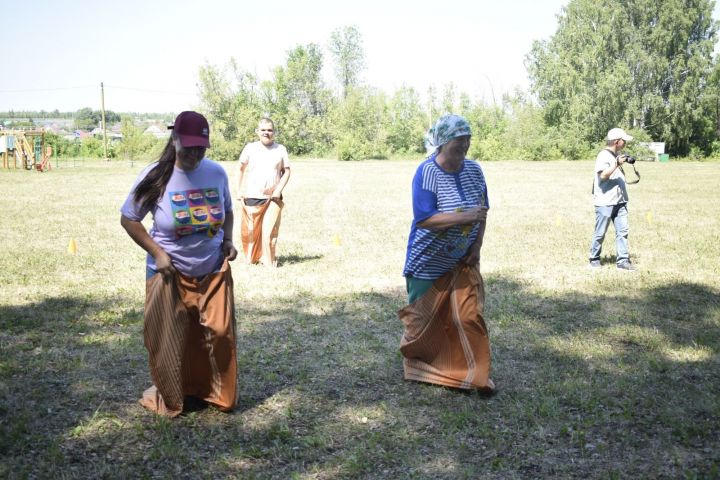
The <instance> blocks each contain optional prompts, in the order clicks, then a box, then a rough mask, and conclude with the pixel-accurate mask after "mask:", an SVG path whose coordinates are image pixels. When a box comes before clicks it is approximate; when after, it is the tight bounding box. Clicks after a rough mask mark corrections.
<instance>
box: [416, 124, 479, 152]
mask: <svg viewBox="0 0 720 480" xmlns="http://www.w3.org/2000/svg"><path fill="white" fill-rule="evenodd" d="M464 135H472V132H471V131H470V124H469V123H468V122H467V120H465V119H464V118H463V117H461V116H460V115H453V114H447V115H443V116H442V117H440V119H439V120H438V121H437V122H435V125H433V126H432V128H430V130H428V132H427V134H426V135H425V150H427V153H428V155H432V154H433V153H435V152H437V151H438V149H439V148H440V147H442V146H443V145H445V144H446V143H448V142H449V141H450V140H452V139H453V138H456V137H462V136H464Z"/></svg>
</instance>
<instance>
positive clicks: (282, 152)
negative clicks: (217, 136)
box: [240, 140, 290, 198]
mask: <svg viewBox="0 0 720 480" xmlns="http://www.w3.org/2000/svg"><path fill="white" fill-rule="evenodd" d="M240 163H241V164H247V167H246V168H245V197H246V198H270V194H267V193H263V191H264V190H265V189H267V188H273V187H275V185H277V184H278V182H280V177H282V172H283V169H285V168H290V159H289V158H288V153H287V150H286V149H285V147H284V146H282V145H280V144H279V143H273V144H272V145H270V146H269V147H266V146H265V145H263V144H262V142H260V141H259V140H258V141H256V142H252V143H248V144H247V145H245V148H243V151H242V153H241V154H240Z"/></svg>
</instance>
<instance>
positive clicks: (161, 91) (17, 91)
mask: <svg viewBox="0 0 720 480" xmlns="http://www.w3.org/2000/svg"><path fill="white" fill-rule="evenodd" d="M88 88H93V89H94V88H98V86H97V85H83V86H78V87H52V88H26V89H17V90H0V93H32V92H56V91H60V90H82V89H88ZM105 88H115V89H118V90H133V91H136V92H146V93H164V94H169V95H195V93H190V92H175V91H172V90H152V89H148V88H138V87H121V86H118V85H105Z"/></svg>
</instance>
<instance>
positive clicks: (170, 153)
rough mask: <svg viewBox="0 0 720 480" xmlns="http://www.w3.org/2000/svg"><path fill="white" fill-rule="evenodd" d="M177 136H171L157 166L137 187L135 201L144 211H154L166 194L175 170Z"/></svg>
mask: <svg viewBox="0 0 720 480" xmlns="http://www.w3.org/2000/svg"><path fill="white" fill-rule="evenodd" d="M174 139H175V135H174V132H173V135H170V138H169V139H168V143H167V145H165V148H164V149H163V151H162V154H161V155H160V159H159V160H158V161H157V166H156V167H155V168H153V169H152V170H150V171H149V172H148V174H147V175H145V178H143V179H142V180H141V181H140V183H138V185H137V187H135V195H134V197H135V201H136V202H138V203H139V204H140V205H141V206H142V208H143V209H148V210H152V208H153V206H154V205H155V203H156V202H157V201H158V199H159V198H160V197H161V196H162V195H163V193H165V187H166V186H167V184H168V182H169V181H170V176H171V175H172V173H173V169H174V168H175V143H174V142H173V140H174Z"/></svg>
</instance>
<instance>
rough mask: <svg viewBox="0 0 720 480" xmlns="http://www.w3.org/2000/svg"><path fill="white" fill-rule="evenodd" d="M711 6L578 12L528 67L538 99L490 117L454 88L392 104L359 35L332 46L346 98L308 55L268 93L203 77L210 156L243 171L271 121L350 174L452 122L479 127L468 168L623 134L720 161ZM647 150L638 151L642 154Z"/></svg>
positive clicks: (216, 75) (295, 148) (277, 74)
mask: <svg viewBox="0 0 720 480" xmlns="http://www.w3.org/2000/svg"><path fill="white" fill-rule="evenodd" d="M713 7H714V1H712V0H660V1H658V0H572V1H570V2H569V3H568V5H567V6H565V7H563V8H562V10H561V12H560V13H559V15H558V27H557V30H556V32H555V34H554V35H553V36H552V37H551V38H550V39H547V40H539V41H536V42H535V43H534V44H533V46H532V49H531V51H530V52H529V53H528V55H527V56H526V59H525V60H526V62H525V63H526V67H527V70H528V74H529V77H530V80H531V88H530V91H520V90H518V91H515V92H513V93H510V94H506V95H504V96H503V98H502V100H501V101H500V102H498V103H493V104H488V103H486V102H484V101H479V100H477V99H473V98H471V97H470V96H469V95H467V94H466V93H464V92H459V91H457V89H456V88H455V87H454V85H452V84H450V85H445V86H443V87H442V88H440V89H437V88H431V89H429V91H427V92H424V93H425V99H424V100H421V94H420V92H418V91H417V90H415V89H414V88H413V87H410V86H405V87H401V88H400V89H398V90H396V91H395V92H393V93H391V94H387V93H385V92H383V91H380V90H378V89H376V88H373V87H372V86H368V85H363V84H362V83H361V82H360V80H359V79H360V77H361V73H362V69H363V66H364V54H363V50H362V38H361V35H360V33H359V31H358V30H357V28H356V27H354V26H349V27H343V28H341V29H338V30H336V31H335V32H333V34H332V35H331V38H330V40H329V42H328V47H329V48H328V50H329V51H330V52H331V55H332V61H333V65H334V67H335V69H334V70H335V74H336V77H337V81H338V82H337V83H338V84H339V85H340V86H341V91H340V92H338V93H335V92H333V91H331V90H330V89H329V88H328V87H327V86H326V85H325V83H324V82H323V79H322V77H321V75H320V71H321V69H322V66H323V61H324V58H323V54H322V48H321V47H320V46H319V45H317V44H312V43H311V44H306V45H298V46H295V47H294V48H292V49H290V50H289V51H288V52H287V55H286V58H285V63H284V64H283V65H280V66H277V67H275V68H274V69H273V71H272V76H271V77H272V78H271V79H269V80H264V81H260V80H259V79H258V78H257V77H256V76H255V75H253V74H252V73H250V72H249V71H247V70H244V69H243V68H242V67H241V66H239V65H238V64H237V62H236V61H235V60H233V59H230V61H229V62H228V63H227V64H226V65H220V66H218V65H210V64H206V65H204V66H203V67H201V68H200V75H199V77H200V82H199V91H200V104H201V108H202V110H203V111H204V112H205V113H206V114H207V115H208V117H209V119H210V120H211V122H212V124H213V127H214V132H213V133H214V142H213V155H214V156H215V157H216V158H218V159H222V160H230V159H235V158H236V157H237V154H238V153H239V151H240V150H241V149H242V146H243V145H244V144H245V143H246V142H248V141H251V140H253V138H254V133H253V129H254V128H255V124H256V121H257V119H258V118H259V117H261V116H270V117H272V118H273V119H274V120H275V122H276V124H277V129H278V131H279V137H280V139H281V141H282V143H284V144H285V145H286V147H287V148H288V150H289V151H290V152H291V153H293V154H295V155H316V156H335V157H337V158H339V159H341V160H360V159H365V158H388V157H392V156H407V155H413V156H416V155H419V154H422V153H423V152H424V149H423V134H424V132H425V131H426V130H427V128H428V125H429V123H430V122H431V121H432V120H433V119H436V118H437V117H438V116H439V115H441V114H443V113H446V112H454V113H458V114H460V115H463V116H465V117H466V118H467V119H468V120H469V121H470V123H471V125H472V127H473V132H474V135H473V142H472V145H471V150H470V152H469V155H470V156H471V157H473V158H477V159H481V160H493V159H527V160H542V159H582V158H590V157H592V156H593V155H594V152H595V151H596V149H597V148H598V146H599V145H600V144H601V142H602V139H603V136H604V134H605V133H606V132H607V130H608V129H609V128H611V127H614V126H621V127H624V128H626V129H628V130H629V131H631V133H632V134H633V135H634V136H635V137H636V138H638V139H639V140H640V141H663V142H665V143H666V149H667V151H668V152H669V153H671V154H672V155H676V156H691V157H695V158H700V157H704V156H717V155H720V65H719V64H718V60H717V58H714V56H713V51H714V48H715V43H716V32H717V23H716V22H715V21H714V20H713V19H712V11H713ZM636 148H637V147H636Z"/></svg>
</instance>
